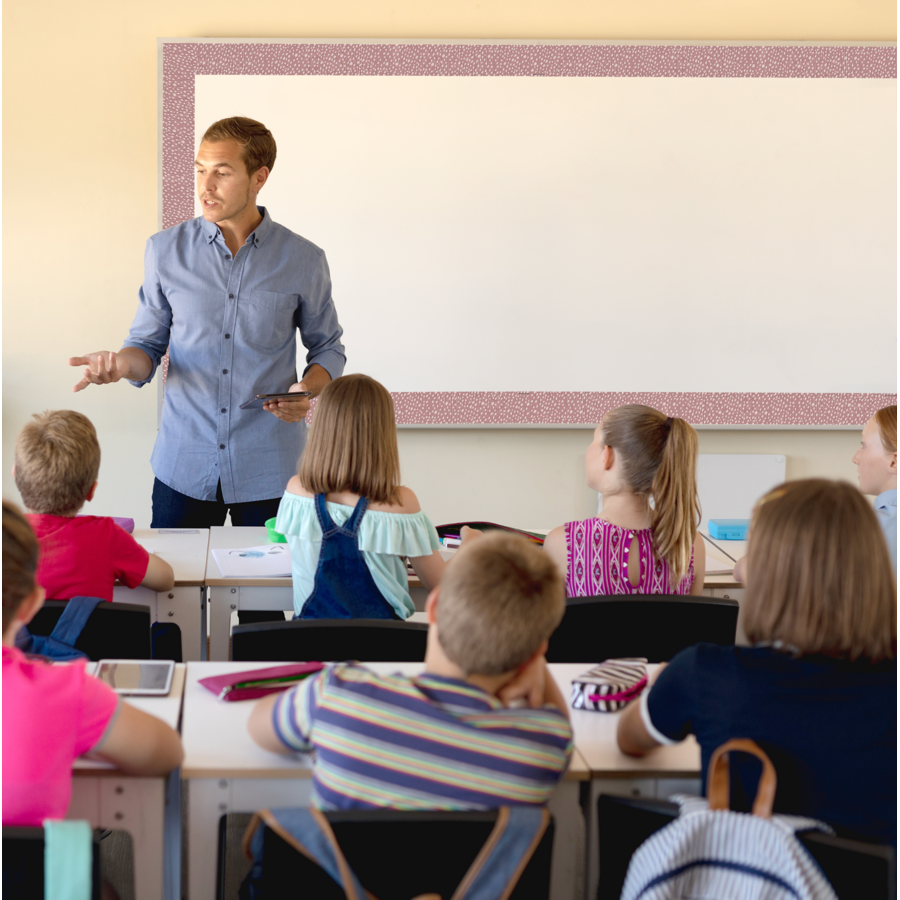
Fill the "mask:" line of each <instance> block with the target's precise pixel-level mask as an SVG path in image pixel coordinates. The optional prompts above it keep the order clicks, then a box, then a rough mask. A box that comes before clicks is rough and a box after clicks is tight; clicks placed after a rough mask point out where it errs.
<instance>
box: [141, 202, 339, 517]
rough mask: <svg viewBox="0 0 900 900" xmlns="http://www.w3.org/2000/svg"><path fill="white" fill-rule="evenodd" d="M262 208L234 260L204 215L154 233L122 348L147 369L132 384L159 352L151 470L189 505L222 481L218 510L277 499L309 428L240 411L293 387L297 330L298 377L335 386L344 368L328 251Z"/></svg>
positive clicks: (256, 412)
mask: <svg viewBox="0 0 900 900" xmlns="http://www.w3.org/2000/svg"><path fill="white" fill-rule="evenodd" d="M259 211H260V214H261V215H262V216H263V220H262V222H261V223H260V224H259V227H258V228H257V229H256V231H254V232H253V234H251V235H250V237H248V238H247V241H246V243H245V244H244V246H243V247H241V248H240V250H239V251H238V254H237V256H236V257H235V258H234V259H232V258H231V251H230V250H229V249H228V247H226V246H225V241H224V239H223V237H222V233H221V232H220V231H219V229H218V228H217V227H216V226H215V225H214V224H211V223H209V222H207V221H206V220H205V219H203V218H202V217H199V218H196V219H191V220H189V221H187V222H183V223H182V224H181V225H176V226H174V227H173V228H169V229H166V230H165V231H160V232H159V233H158V234H155V235H153V237H151V238H150V240H148V241H147V249H146V253H145V255H144V283H143V285H142V287H141V290H140V293H139V300H140V305H139V307H138V311H137V315H136V316H135V317H134V322H133V323H132V326H131V331H130V332H129V333H128V339H127V340H126V341H125V344H124V346H126V347H138V348H139V349H141V350H143V351H144V352H145V353H146V354H147V355H148V356H149V357H150V359H151V361H152V363H153V368H152V370H151V372H150V375H149V377H148V378H147V380H146V381H142V382H132V384H135V385H136V386H137V387H142V386H143V385H144V384H147V382H149V381H150V380H151V379H152V378H153V375H154V374H155V372H156V368H157V366H158V365H159V361H160V359H162V357H163V356H164V355H165V352H166V348H167V347H168V350H169V371H168V375H167V377H166V394H165V402H164V403H163V411H162V421H161V423H160V428H159V434H158V436H157V438H156V446H155V447H154V448H153V455H152V457H151V463H152V466H153V472H154V474H155V475H156V477H157V478H159V480H160V481H162V482H163V483H165V484H167V485H168V486H169V487H171V488H174V489H175V490H176V491H180V492H181V493H182V494H187V495H188V496H189V497H194V498H196V499H198V500H215V499H216V486H217V485H218V483H219V481H221V483H222V496H223V497H224V499H225V502H226V503H245V502H248V501H253V500H268V499H272V498H275V497H280V496H281V495H282V493H283V492H284V488H285V485H286V484H287V482H288V480H289V479H290V477H291V476H292V475H293V474H294V472H295V471H296V466H297V459H298V458H299V456H300V454H301V452H302V451H303V447H304V445H305V443H306V424H305V423H304V422H297V423H288V422H282V421H281V420H280V419H278V418H276V417H275V416H273V415H272V414H271V413H268V412H266V411H265V410H262V409H248V410H242V409H239V407H240V405H241V404H242V403H244V402H245V401H247V400H250V399H252V398H253V397H254V396H255V395H256V394H270V393H274V392H276V391H286V390H287V389H288V388H289V387H290V386H291V385H292V384H294V383H295V382H296V381H297V380H298V379H297V342H296V337H295V335H296V332H297V329H299V331H300V339H301V341H302V342H303V345H304V346H305V347H306V349H307V354H306V368H307V369H308V368H309V366H311V365H312V364H313V363H317V364H318V365H320V366H322V368H323V369H325V370H326V371H327V372H328V374H329V375H331V377H332V378H337V377H338V376H339V375H340V374H341V373H342V372H343V370H344V363H345V361H346V357H345V356H344V345H343V344H342V343H341V335H342V333H343V332H342V330H341V326H340V325H339V324H338V318H337V313H336V311H335V308H334V302H333V301H332V299H331V276H330V275H329V272H328V263H327V261H326V260H325V254H324V253H323V252H322V250H320V249H319V248H318V247H316V246H315V244H312V243H310V242H309V241H307V240H306V239H305V238H302V237H300V236H299V235H296V234H294V233H293V232H292V231H289V230H288V229H287V228H284V227H283V226H281V225H278V224H276V223H275V222H273V221H272V220H271V218H270V217H269V215H268V214H267V213H266V211H265V209H263V208H262V207H260V208H259ZM304 371H306V369H304Z"/></svg>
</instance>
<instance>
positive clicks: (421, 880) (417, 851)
mask: <svg viewBox="0 0 900 900" xmlns="http://www.w3.org/2000/svg"><path fill="white" fill-rule="evenodd" d="M326 817H327V818H328V822H329V824H330V825H331V827H332V830H333V831H334V835H335V837H336V838H337V842H338V844H339V845H340V847H341V850H342V851H343V853H344V856H346V858H347V862H348V863H349V865H350V867H351V868H352V869H353V870H354V872H356V875H357V876H358V877H359V880H360V882H361V883H362V885H363V886H364V887H365V888H366V890H367V891H369V893H370V894H372V895H373V896H375V897H378V898H379V900H409V898H410V897H415V896H417V895H419V894H425V893H437V894H439V895H440V896H442V897H445V898H446V897H452V896H453V893H454V891H455V890H456V887H457V885H458V884H459V882H460V881H461V880H462V878H463V876H464V875H465V874H466V871H467V870H468V868H469V866H470V865H471V864H472V861H473V860H474V859H475V857H476V856H477V855H478V852H479V851H480V850H481V848H482V847H483V846H484V842H485V841H486V840H487V838H488V836H489V835H490V833H491V831H492V829H493V827H494V823H495V822H496V819H497V811H496V810H492V811H489V812H406V811H397V810H389V809H378V810H353V811H348V812H329V813H326ZM222 818H223V821H224V819H225V817H224V816H223V817H222ZM262 827H265V826H262ZM223 831H224V829H222V830H220V836H221V834H222V833H223ZM552 851H553V821H552V819H551V821H550V824H549V825H548V827H547V830H546V831H545V832H544V836H543V838H542V839H541V842H540V844H539V845H538V847H537V849H536V850H535V852H534V855H533V856H532V857H531V859H530V861H529V862H528V865H527V866H526V867H525V870H524V871H523V872H522V874H521V876H520V877H519V881H518V884H517V885H516V887H515V888H514V889H513V892H512V894H511V895H510V900H547V897H548V895H549V890H550V857H551V855H552ZM263 858H264V860H265V863H264V866H263V870H262V871H263V879H264V881H263V891H262V895H263V896H265V897H281V896H285V897H286V896H293V895H294V893H295V892H296V890H297V885H302V886H303V896H304V897H315V898H316V900H331V898H336V900H342V898H343V897H344V892H343V890H341V889H340V888H339V887H338V886H337V885H336V884H335V883H334V882H333V881H332V880H331V878H330V877H329V876H328V875H327V874H326V873H325V872H324V871H323V870H322V869H320V868H319V867H318V866H317V865H315V864H314V863H311V862H310V861H309V860H308V859H307V858H306V857H305V856H303V855H301V854H300V853H299V852H298V851H297V850H295V849H294V848H293V847H291V846H290V845H289V844H288V843H286V842H285V841H284V840H282V838H280V837H279V836H278V835H277V834H276V833H275V832H274V831H272V830H271V829H269V828H268V827H265V834H264V847H263ZM220 859H221V856H220Z"/></svg>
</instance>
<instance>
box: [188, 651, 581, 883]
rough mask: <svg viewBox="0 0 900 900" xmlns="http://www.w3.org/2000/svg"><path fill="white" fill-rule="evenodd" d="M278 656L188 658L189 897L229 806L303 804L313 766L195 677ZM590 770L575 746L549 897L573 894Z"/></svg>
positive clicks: (203, 878) (562, 794) (560, 808)
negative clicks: (272, 742) (262, 733)
mask: <svg viewBox="0 0 900 900" xmlns="http://www.w3.org/2000/svg"><path fill="white" fill-rule="evenodd" d="M268 665H278V664H277V663H234V662H226V663H222V662H207V663H190V664H189V665H188V673H187V684H186V687H185V696H184V726H183V729H182V734H183V740H184V749H185V759H184V763H183V765H182V768H181V777H182V779H183V780H184V781H185V782H186V784H187V797H188V813H187V829H188V834H187V839H188V845H187V846H188V855H187V858H188V898H189V900H212V898H213V897H214V896H215V891H216V857H217V848H218V834H219V819H220V818H221V816H223V815H224V814H226V813H229V812H253V811H255V810H257V809H261V808H264V807H281V806H306V805H308V804H309V801H310V796H311V791H312V781H311V775H312V767H311V764H310V762H309V760H308V759H306V758H304V757H301V756H280V755H279V754H276V753H269V752H268V751H267V750H263V749H262V748H261V747H258V746H257V745H256V744H255V743H253V741H252V740H251V738H250V735H249V734H248V733H247V720H248V718H249V717H250V711H251V710H252V709H253V706H254V705H255V704H254V702H253V701H241V702H237V703H225V702H223V701H220V700H218V699H217V698H216V697H215V696H213V694H212V693H211V692H210V691H208V690H206V689H205V688H204V687H203V686H202V685H200V684H198V681H199V679H201V678H206V677H209V676H211V675H220V674H223V673H225V672H239V671H242V670H250V669H258V668H263V667H264V666H268ZM369 668H371V669H373V670H375V671H379V672H386V673H387V672H397V671H402V672H406V673H408V674H414V673H415V672H419V671H421V670H422V664H421V663H372V664H370V665H369ZM588 775H589V771H588V767H587V764H586V763H585V761H584V759H583V758H582V757H581V755H580V754H579V753H578V752H576V753H575V754H574V755H573V759H572V763H571V765H570V767H569V771H568V773H567V774H566V776H565V778H564V779H563V780H562V781H561V782H560V785H559V787H558V788H557V790H556V793H555V794H554V797H553V800H552V801H551V803H550V810H551V812H552V813H553V815H554V817H555V819H556V840H555V842H554V851H553V853H554V857H553V859H554V875H553V886H552V891H551V896H552V897H553V900H572V897H573V891H572V884H573V883H575V879H576V869H577V868H578V867H579V865H580V862H581V854H580V848H581V847H582V846H583V826H582V825H581V808H580V805H579V793H580V791H579V785H580V783H582V782H584V781H585V780H586V779H587V778H588Z"/></svg>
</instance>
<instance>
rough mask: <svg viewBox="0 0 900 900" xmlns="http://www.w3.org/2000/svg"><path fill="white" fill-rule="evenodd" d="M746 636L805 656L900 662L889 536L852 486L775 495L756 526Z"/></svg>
mask: <svg viewBox="0 0 900 900" xmlns="http://www.w3.org/2000/svg"><path fill="white" fill-rule="evenodd" d="M744 630H745V631H746V633H747V637H748V638H749V639H750V640H751V641H752V642H756V641H773V642H774V641H781V642H783V643H785V644H788V645H791V646H794V647H796V648H797V649H798V650H799V651H800V653H803V654H807V653H810V654H811V653H820V654H823V655H825V656H831V657H837V658H839V659H850V660H854V659H859V658H860V657H863V658H866V659H870V660H872V661H873V662H877V661H878V660H882V659H893V658H894V657H895V656H896V653H897V589H896V586H895V583H894V573H893V568H892V566H891V560H890V557H889V556H888V550H887V545H886V544H885V540H884V535H883V534H882V532H881V528H880V527H879V525H878V520H877V519H876V518H875V513H874V512H873V511H872V507H871V506H869V504H868V503H867V502H866V501H865V500H864V499H863V496H862V494H861V493H860V492H859V490H858V489H857V488H856V487H854V486H853V485H850V484H846V483H844V482H840V481H826V480H825V479H821V478H811V479H808V480H805V481H791V482H788V483H787V484H783V485H781V486H780V487H777V488H775V490H773V491H770V492H769V493H768V494H766V496H765V497H763V498H762V499H761V500H760V501H759V503H757V505H756V509H755V510H754V512H753V519H752V521H751V523H750V535H749V554H748V559H747V592H746V595H745V601H744Z"/></svg>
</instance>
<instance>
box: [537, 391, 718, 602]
mask: <svg viewBox="0 0 900 900" xmlns="http://www.w3.org/2000/svg"><path fill="white" fill-rule="evenodd" d="M697 446H698V442H697V432H696V431H694V429H693V428H691V426H690V425H688V423H687V422H685V421H684V419H676V418H672V417H671V416H666V415H664V414H663V413H661V412H660V411H659V410H657V409H653V408H651V407H649V406H638V405H636V404H629V405H627V406H620V407H619V408H618V409H614V410H612V411H610V412H609V413H607V415H606V417H605V418H604V419H603V421H602V422H601V423H600V425H598V426H597V430H596V431H595V432H594V440H593V442H592V443H591V445H590V447H588V450H587V453H585V456H584V468H585V473H586V475H587V483H588V487H591V488H593V489H594V490H595V491H599V493H600V494H601V495H602V497H603V507H602V512H601V514H600V515H599V516H597V517H595V518H592V519H587V520H586V521H583V522H567V523H566V524H565V525H562V526H560V527H559V528H555V529H554V530H553V531H551V532H550V534H548V535H547V540H546V541H545V542H544V549H545V550H546V551H547V552H548V553H550V555H551V556H552V557H553V558H554V559H555V560H556V562H557V564H558V565H559V567H560V569H561V570H562V571H564V572H565V573H566V593H567V595H568V596H569V597H596V596H604V595H609V594H699V593H701V591H702V590H703V573H704V572H705V570H706V551H705V549H704V546H703V539H702V538H701V537H700V536H699V535H698V534H697V525H698V524H699V522H700V502H699V500H698V497H697ZM695 572H697V573H699V577H697V578H695V577H694V573H695Z"/></svg>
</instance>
